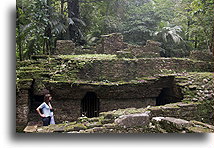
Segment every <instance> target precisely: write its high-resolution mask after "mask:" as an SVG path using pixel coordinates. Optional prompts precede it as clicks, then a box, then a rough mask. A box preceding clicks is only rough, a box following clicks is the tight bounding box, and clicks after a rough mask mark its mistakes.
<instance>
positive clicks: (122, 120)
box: [115, 113, 150, 128]
mask: <svg viewBox="0 0 214 148" xmlns="http://www.w3.org/2000/svg"><path fill="white" fill-rule="evenodd" d="M149 122H150V116H149V114H147V113H142V114H131V115H123V116H120V117H119V118H118V119H116V120H115V124H116V125H119V126H122V127H124V128H127V127H144V126H147V125H148V124H149Z"/></svg>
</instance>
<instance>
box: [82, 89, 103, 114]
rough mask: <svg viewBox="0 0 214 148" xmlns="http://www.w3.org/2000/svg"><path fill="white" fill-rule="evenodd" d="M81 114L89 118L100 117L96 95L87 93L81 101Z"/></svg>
mask: <svg viewBox="0 0 214 148" xmlns="http://www.w3.org/2000/svg"><path fill="white" fill-rule="evenodd" d="M81 114H82V115H85V116H86V117H89V118H91V117H98V116H99V99H98V98H97V94H96V93H94V92H87V93H86V95H85V96H84V98H83V99H82V101H81Z"/></svg>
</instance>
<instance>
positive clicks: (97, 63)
mask: <svg viewBox="0 0 214 148" xmlns="http://www.w3.org/2000/svg"><path fill="white" fill-rule="evenodd" d="M62 42H66V43H65V44H62ZM62 42H58V45H57V46H58V51H60V52H59V54H69V55H55V56H33V57H32V60H29V61H22V62H17V69H16V72H17V75H16V76H17V81H16V84H17V85H16V87H17V88H16V94H17V98H16V110H17V112H16V125H17V131H19V128H20V130H22V128H23V127H24V126H26V125H27V123H28V122H29V121H39V120H40V117H39V115H38V114H37V113H36V111H35V108H36V107H37V106H38V105H39V104H40V103H42V101H43V97H44V94H46V93H51V95H52V96H53V102H52V105H53V107H54V114H55V120H56V123H62V122H64V121H75V120H77V119H78V118H79V117H80V116H82V115H89V114H87V112H92V114H90V116H94V115H96V116H98V115H99V113H100V116H101V118H102V119H96V120H99V123H96V124H95V123H94V125H93V126H92V125H89V126H88V127H87V126H86V125H82V124H80V127H79V126H76V125H75V128H74V129H73V126H72V130H71V129H69V130H70V131H73V130H75V131H78V132H79V131H80V130H81V129H82V130H83V129H84V130H86V129H90V128H91V127H96V128H95V129H93V132H107V133H108V132H110V133H111V132H120V131H124V132H125V131H126V129H121V127H119V131H118V129H117V127H118V125H117V126H116V128H115V129H112V128H107V129H112V130H113V131H109V130H107V131H105V130H106V127H108V126H110V127H111V125H106V124H112V123H114V120H115V119H116V118H118V117H119V116H121V115H126V113H124V112H123V113H121V112H120V111H121V109H124V110H126V108H133V107H134V108H135V109H134V111H133V110H132V109H130V110H131V112H132V111H133V112H134V113H140V114H141V113H144V112H145V111H149V112H150V114H149V117H150V118H152V117H160V116H161V117H175V118H181V119H185V120H188V123H189V120H197V121H203V122H206V123H213V122H211V121H212V119H213V110H212V102H211V100H212V98H213V97H214V96H213V89H211V88H210V86H212V85H211V84H210V82H211V81H212V80H213V78H211V75H212V73H210V72H213V69H214V65H213V62H207V61H201V60H200V61H198V60H195V59H194V60H191V59H187V58H185V59H181V58H160V57H159V51H160V44H159V43H157V42H153V41H148V42H147V44H146V45H145V46H133V45H128V44H126V43H124V42H123V38H122V36H121V35H120V34H112V35H107V36H103V42H102V44H100V45H102V46H99V47H100V48H97V49H95V50H90V51H87V53H88V52H89V53H93V52H95V51H96V52H97V53H105V54H84V55H72V54H77V51H78V50H77V48H74V46H73V43H71V42H67V41H62ZM64 45H65V46H67V47H69V48H67V47H64ZM66 48H67V49H66ZM64 49H65V50H68V51H69V52H68V53H67V51H65V50H64ZM70 49H74V50H70ZM64 51H65V52H64ZM82 52H83V51H82ZM157 57H159V58H157ZM192 72H195V73H193V75H188V73H192ZM200 72H208V73H202V76H201V75H200ZM186 74H187V75H186ZM182 76H183V77H182ZM184 76H185V77H184ZM202 86H203V87H202ZM90 99H91V102H92V103H91V102H90V101H89V102H87V101H86V102H84V101H85V100H90ZM204 100H207V101H208V102H206V101H204ZM185 101H186V102H185ZM175 102H179V103H175ZM187 102H189V103H187ZM168 103H175V104H169V105H165V104H168ZM87 104H88V105H87ZM90 105H91V106H92V107H89V106H90ZM161 105H162V106H161ZM163 105H164V106H163ZM130 110H126V111H128V114H129V111H130ZM107 111H108V112H107ZM109 111H111V112H109ZM117 111H119V113H118V112H117ZM101 112H102V113H101ZM103 112H107V113H106V114H107V115H106V114H105V113H103ZM96 116H95V117H96ZM128 117H129V116H128ZM131 117H132V115H131ZM137 118H138V117H137ZM140 118H141V117H140ZM103 119H104V120H103ZM87 120H90V119H87ZM100 120H102V121H100ZM166 120H167V122H168V118H166ZM152 121H153V120H151V119H149V121H148V123H150V122H151V123H152ZM163 121H164V122H165V118H164V119H163ZM177 121H180V120H174V119H171V118H170V119H169V122H172V123H173V124H174V123H175V124H177ZM185 122H186V121H185ZM101 123H102V124H101ZM159 123H160V124H161V122H157V123H155V124H159ZM78 124H79V123H78ZM139 124H141V122H139ZM100 126H102V128H99V127H100ZM114 127H115V126H114ZM103 129H104V131H103ZM129 130H130V129H129ZM135 130H136V132H137V131H141V130H142V132H146V131H145V128H143V129H140V130H139V129H135ZM55 131H58V132H59V131H60V129H58V130H55ZM61 131H66V132H67V130H61ZM187 131H188V130H187Z"/></svg>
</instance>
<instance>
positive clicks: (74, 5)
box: [68, 0, 80, 42]
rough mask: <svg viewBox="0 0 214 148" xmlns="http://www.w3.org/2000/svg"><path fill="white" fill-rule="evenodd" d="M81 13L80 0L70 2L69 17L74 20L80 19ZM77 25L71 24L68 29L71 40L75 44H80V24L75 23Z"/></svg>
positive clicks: (70, 0)
mask: <svg viewBox="0 0 214 148" xmlns="http://www.w3.org/2000/svg"><path fill="white" fill-rule="evenodd" d="M79 16H80V11H79V0H68V17H69V18H71V19H72V20H74V18H77V19H79ZM74 22H75V24H70V25H69V27H68V32H69V39H70V40H73V41H74V42H78V41H79V40H80V34H79V30H78V25H79V24H78V22H76V21H74Z"/></svg>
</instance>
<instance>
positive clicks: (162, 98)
mask: <svg viewBox="0 0 214 148" xmlns="http://www.w3.org/2000/svg"><path fill="white" fill-rule="evenodd" d="M181 100H183V94H182V91H181V89H180V88H179V87H178V86H176V85H174V86H172V87H168V88H162V90H161V93H160V94H159V96H158V97H157V98H156V106H160V105H165V104H169V103H176V102H180V101H181Z"/></svg>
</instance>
